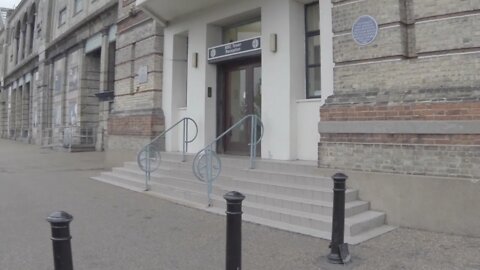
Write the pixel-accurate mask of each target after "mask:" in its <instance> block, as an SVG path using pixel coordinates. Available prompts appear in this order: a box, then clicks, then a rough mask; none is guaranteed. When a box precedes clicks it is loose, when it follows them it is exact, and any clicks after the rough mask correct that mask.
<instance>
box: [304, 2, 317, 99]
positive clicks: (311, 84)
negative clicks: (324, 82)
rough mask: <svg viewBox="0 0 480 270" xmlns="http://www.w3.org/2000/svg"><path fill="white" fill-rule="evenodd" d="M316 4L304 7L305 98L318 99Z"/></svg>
mask: <svg viewBox="0 0 480 270" xmlns="http://www.w3.org/2000/svg"><path fill="white" fill-rule="evenodd" d="M319 21H320V17H319V6H318V2H315V3H311V4H308V5H306V6H305V52H306V58H305V60H306V85H307V98H319V97H320V94H321V93H320V26H319Z"/></svg>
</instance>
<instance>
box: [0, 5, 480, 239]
mask: <svg viewBox="0 0 480 270" xmlns="http://www.w3.org/2000/svg"><path fill="white" fill-rule="evenodd" d="M165 3H169V4H168V5H166V4H165ZM362 16H368V17H369V18H371V19H372V20H373V21H374V22H375V23H376V25H377V26H378V29H377V32H376V34H375V37H374V38H373V40H372V42H371V43H368V44H359V43H358V42H355V41H354V38H353V35H352V28H353V26H354V25H355V23H356V22H357V21H358V19H359V18H361V17H362ZM479 20H480V3H479V2H478V1H473V0H471V1H454V0H356V1H352V0H320V1H310V0H244V1H228V0H195V1H189V0H176V1H173V0H172V1H157V0H137V1H134V0H118V1H117V0H72V1H66V0H58V1H51V0H23V1H22V2H21V3H20V4H19V6H18V7H17V8H16V9H15V10H14V11H12V12H11V14H9V16H8V18H7V20H6V21H4V22H3V23H4V25H3V28H2V27H1V25H0V44H1V46H2V47H0V48H2V49H3V50H2V52H1V54H0V60H2V59H3V60H2V65H1V66H0V77H1V78H3V79H2V85H1V89H0V91H1V92H0V135H1V136H2V137H3V138H10V139H15V140H22V141H25V142H30V143H36V144H42V145H61V146H62V147H65V146H72V145H73V146H78V148H79V149H82V147H83V148H89V149H90V150H93V149H96V150H98V151H102V150H105V151H106V156H107V160H108V163H109V164H111V165H115V164H117V165H118V164H120V163H121V162H122V161H126V160H132V159H134V158H135V154H136V153H137V151H138V150H139V149H140V147H141V146H142V145H144V144H145V143H147V142H148V141H149V140H151V138H153V137H154V136H155V135H157V134H159V133H160V132H161V131H163V130H164V129H165V127H166V126H170V125H172V124H173V123H175V122H176V121H178V120H180V119H181V118H183V117H192V118H194V119H196V120H197V122H198V124H199V137H198V138H197V140H196V141H195V142H194V143H192V145H191V147H190V148H189V150H190V151H191V152H195V151H198V150H200V149H201V148H203V147H204V146H205V145H206V144H207V143H209V142H210V141H211V140H212V139H214V138H215V137H216V136H217V135H218V134H219V133H221V132H223V131H224V130H225V129H226V128H228V126H229V125H231V124H233V122H232V123H230V122H229V123H227V122H228V121H227V120H226V119H228V117H230V116H231V115H237V116H238V114H239V113H238V111H239V108H241V107H242V106H243V107H245V108H246V106H244V105H245V104H244V103H241V102H244V101H245V102H247V101H248V102H250V105H252V106H250V107H251V108H257V112H258V110H259V109H258V107H259V106H260V108H261V109H260V111H261V116H262V120H263V121H264V124H265V133H264V137H263V140H262V144H261V149H260V152H261V153H260V155H261V157H262V158H264V159H278V160H296V159H301V160H310V161H314V160H315V161H318V163H317V164H318V167H319V168H320V171H321V172H322V173H325V174H330V173H331V172H334V171H337V170H343V171H346V172H347V173H348V174H349V175H350V179H349V184H350V185H351V186H352V187H354V188H358V189H359V190H360V197H361V198H362V199H364V200H366V201H370V202H371V206H372V208H373V209H376V210H382V211H385V212H387V214H388V215H387V216H388V223H390V224H393V225H401V226H408V227H415V228H424V229H429V230H436V231H444V232H453V233H461V234H468V235H480V229H478V228H474V227H473V226H472V224H478V223H479V222H480V219H479V217H478V214H477V213H476V209H475V207H468V206H469V205H476V204H478V203H480V201H479V200H480V199H479V197H478V196H477V194H478V192H480V186H479V185H478V179H479V178H480V169H479V167H478V166H477V164H479V163H480V156H479V150H480V128H479V127H480V125H479V124H480V122H479V121H480V111H479V110H480V89H479V86H480V73H479V70H480V57H479V56H480V49H479V48H480V37H479V34H478V33H480V29H479V27H480V23H479ZM310 27H311V28H312V29H310ZM241 31H243V32H241ZM233 32H235V34H236V36H235V37H233V38H231V37H230V36H229V37H227V36H228V35H229V34H228V33H233ZM239 32H241V33H240V34H239ZM247 37H248V38H247ZM249 39H252V40H249ZM245 40H249V41H250V42H252V44H256V46H257V47H255V53H254V54H245V55H243V56H242V55H241V56H242V57H237V58H235V57H231V58H229V57H226V60H225V61H212V59H211V57H210V56H211V55H210V56H209V53H210V52H211V51H210V49H212V48H215V47H218V46H220V47H222V46H227V45H228V44H230V43H235V42H238V44H239V43H241V42H242V41H245ZM309 42H310V43H309ZM260 44H261V45H260ZM230 45H231V44H230ZM252 46H253V45H252ZM258 46H260V47H258ZM234 58H235V59H234ZM231 60H235V61H237V62H235V61H233V62H235V63H232V62H229V61H231ZM235 65H236V66H235ZM242 72H243V73H242ZM238 74H243V75H238ZM246 74H248V75H246ZM237 75H238V76H237ZM228 76H230V78H233V77H232V76H237V77H238V78H237V77H235V78H236V79H238V81H239V82H240V80H241V79H242V78H243V79H245V81H244V82H243V83H239V84H238V85H240V86H245V85H246V84H247V83H249V84H250V83H251V84H252V85H251V86H248V88H249V91H250V90H252V91H251V92H252V93H249V94H246V93H244V95H243V96H242V94H241V93H240V94H238V93H237V94H234V95H231V96H233V97H234V98H237V100H236V101H239V99H241V98H242V97H243V99H244V100H241V102H239V104H237V105H238V106H237V105H235V104H233V105H232V106H231V108H228V109H232V108H233V109H232V110H237V111H232V112H231V115H228V113H230V112H226V110H227V108H226V105H225V104H226V103H228V102H229V101H228V100H226V97H228V95H229V93H230V92H228V91H230V90H231V89H230V90H228V89H227V88H228V87H227V84H228V83H231V82H232V81H233V80H230V81H227V79H226V78H227V77H228ZM242 76H243V77H242ZM247 78H248V80H247ZM232 85H233V84H232ZM238 85H237V86H238ZM310 88H312V89H310ZM245 89H246V88H245ZM309 89H310V90H312V91H310V92H309ZM245 92H246V91H245ZM235 95H236V96H235ZM247 96H248V97H251V98H250V100H247V99H248V98H247ZM255 106H256V107H255ZM250 112H251V113H255V109H252V110H251V111H250ZM219 115H221V116H220V117H219ZM222 117H223V118H222ZM177 135H178V134H174V135H171V136H170V137H168V136H167V138H166V141H165V146H166V149H167V150H169V151H177V150H179V145H180V144H179V138H178V137H179V136H177ZM235 136H237V137H240V135H239V134H237V135H235ZM235 136H233V137H235ZM227 144H228V142H225V143H224V144H223V145H222V146H220V147H219V149H221V148H222V147H224V148H225V149H227V146H228V145H227ZM225 149H223V150H225ZM232 149H233V146H232ZM232 152H234V151H232ZM446 198H448V199H446ZM426 213H427V214H426ZM477 227H478V226H477Z"/></svg>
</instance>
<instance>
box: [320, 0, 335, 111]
mask: <svg viewBox="0 0 480 270" xmlns="http://www.w3.org/2000/svg"><path fill="white" fill-rule="evenodd" d="M319 3H320V5H319V8H320V48H321V51H320V55H321V57H320V65H321V68H320V69H321V78H322V79H321V88H320V89H321V91H322V93H321V94H322V104H323V103H324V102H325V99H327V97H329V96H331V95H333V90H334V89H333V88H334V77H333V69H334V67H335V63H334V62H333V27H332V8H333V5H332V2H331V1H320V2H319Z"/></svg>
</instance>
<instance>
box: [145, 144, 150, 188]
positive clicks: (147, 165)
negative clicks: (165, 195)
mask: <svg viewBox="0 0 480 270" xmlns="http://www.w3.org/2000/svg"><path fill="white" fill-rule="evenodd" d="M149 182H150V145H148V146H147V155H146V160H145V191H148V190H150V187H149Z"/></svg>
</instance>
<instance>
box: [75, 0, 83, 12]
mask: <svg viewBox="0 0 480 270" xmlns="http://www.w3.org/2000/svg"><path fill="white" fill-rule="evenodd" d="M74 1H75V3H74V6H73V13H74V14H77V13H79V12H80V11H82V10H83V0H74Z"/></svg>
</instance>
